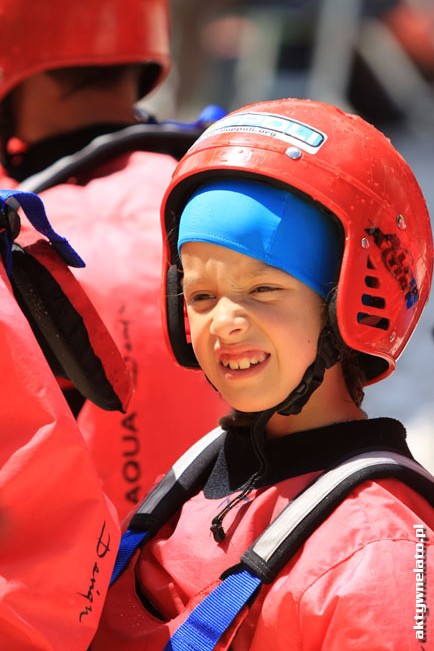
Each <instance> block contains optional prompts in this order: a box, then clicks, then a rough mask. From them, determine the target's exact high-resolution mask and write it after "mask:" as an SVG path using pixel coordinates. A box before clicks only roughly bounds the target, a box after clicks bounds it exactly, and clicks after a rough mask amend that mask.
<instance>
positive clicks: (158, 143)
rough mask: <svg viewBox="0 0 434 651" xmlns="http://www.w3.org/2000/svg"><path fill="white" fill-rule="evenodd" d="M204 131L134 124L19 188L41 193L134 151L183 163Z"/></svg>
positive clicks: (100, 137)
mask: <svg viewBox="0 0 434 651" xmlns="http://www.w3.org/2000/svg"><path fill="white" fill-rule="evenodd" d="M204 128H205V125H203V126H200V125H195V124H194V125H192V126H191V127H188V126H184V125H179V124H176V123H161V124H159V123H157V124H133V125H131V126H129V127H125V128H124V129H120V130H119V131H115V132H113V133H107V134H104V135H102V136H98V137H97V138H95V139H94V140H92V142H90V143H89V144H88V145H86V147H83V149H80V150H79V151H78V152H76V153H74V154H71V155H69V156H64V157H63V158H61V159H59V160H58V161H56V162H55V163H53V164H52V165H50V166H49V167H47V168H46V169H45V170H43V171H42V172H39V173H37V174H33V175H32V176H30V177H28V178H27V179H25V180H24V181H22V183H20V186H19V188H20V190H23V191H25V192H34V193H36V194H39V193H40V192H43V191H44V190H47V189H48V188H51V187H53V186H55V185H58V184H60V183H65V182H66V181H67V180H68V179H69V178H71V177H74V176H79V175H81V174H85V173H86V172H87V171H88V170H92V169H93V168H95V167H97V166H98V165H99V164H101V163H104V162H106V161H107V160H109V159H110V158H114V157H115V156H119V155H121V154H125V153H128V152H132V151H149V152H156V153H160V154H168V155H170V156H173V157H174V158H176V159H177V160H179V159H180V158H181V157H182V156H183V155H184V154H185V153H186V151H187V149H189V147H191V145H192V144H193V143H194V141H195V140H196V139H197V138H198V137H199V136H200V135H201V133H202V132H203V130H204Z"/></svg>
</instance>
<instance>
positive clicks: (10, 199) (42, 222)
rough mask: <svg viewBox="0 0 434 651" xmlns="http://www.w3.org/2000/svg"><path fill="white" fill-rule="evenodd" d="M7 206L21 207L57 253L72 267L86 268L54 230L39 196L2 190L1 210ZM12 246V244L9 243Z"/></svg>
mask: <svg viewBox="0 0 434 651" xmlns="http://www.w3.org/2000/svg"><path fill="white" fill-rule="evenodd" d="M5 204H7V205H8V206H9V207H10V208H12V209H13V210H16V211H18V210H19V208H20V207H21V208H22V209H23V210H24V212H25V214H26V217H27V219H28V220H29V222H30V223H31V224H32V226H33V227H34V228H35V229H36V230H37V231H38V232H39V233H41V234H42V235H45V237H47V238H48V240H49V241H50V242H51V244H52V245H53V247H54V248H55V249H56V251H57V253H58V254H59V255H60V256H61V257H62V258H63V259H64V260H65V262H66V264H68V265H69V266H70V267H84V266H85V263H84V261H83V260H82V259H81V258H80V256H79V255H78V253H77V252H76V251H74V249H73V248H72V246H71V245H70V244H69V242H68V240H66V239H65V238H64V237H61V236H60V235H59V234H58V233H56V231H55V230H54V229H53V228H52V226H51V224H50V222H49V221H48V218H47V215H46V213H45V208H44V204H43V203H42V200H41V199H40V198H39V197H38V195H37V194H33V193H32V192H21V191H20V190H0V208H4V206H5ZM9 245H10V246H12V243H9Z"/></svg>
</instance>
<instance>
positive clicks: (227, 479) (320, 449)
mask: <svg viewBox="0 0 434 651" xmlns="http://www.w3.org/2000/svg"><path fill="white" fill-rule="evenodd" d="M405 439H406V432H405V429H404V427H403V426H402V425H401V423H400V422H398V421H397V420H394V419H392V418H376V419H372V420H358V421H351V422H346V423H337V424H335V425H329V426H327V427H321V428H318V429H312V430H307V431H304V432H295V433H294V434H290V435H288V436H283V437H280V438H275V439H267V440H266V441H265V454H266V457H267V462H268V463H267V470H266V472H265V474H264V476H263V477H262V478H261V481H260V482H259V483H258V484H257V486H270V485H272V484H275V483H277V482H279V481H282V480H284V479H289V478H291V477H296V476H297V475H303V474H305V473H309V472H317V471H321V470H325V469H326V468H328V467H330V466H333V465H335V464H336V463H338V462H339V461H340V460H342V459H344V458H345V457H348V456H351V455H353V454H356V453H358V452H361V451H366V450H372V449H382V450H389V451H393V452H398V453H401V454H404V455H405V456H408V457H410V458H411V456H412V455H411V453H410V450H409V448H408V446H407V443H406V440H405ZM257 467H258V460H257V457H256V455H255V452H254V450H253V447H252V444H251V439H250V434H249V430H248V429H236V430H235V429H234V430H231V431H229V432H228V434H227V437H226V441H225V444H224V446H223V448H222V449H221V450H220V453H219V455H218V457H217V460H216V463H215V465H214V467H213V469H212V471H211V474H210V476H209V478H208V480H207V482H206V485H205V487H204V492H205V495H206V497H208V498H211V499H217V498H222V497H225V496H227V495H230V494H232V493H234V492H235V491H237V490H239V489H240V487H241V486H243V484H244V483H245V482H246V481H247V480H248V479H249V477H251V476H252V475H253V473H254V472H255V471H256V470H257Z"/></svg>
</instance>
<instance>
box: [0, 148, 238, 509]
mask: <svg viewBox="0 0 434 651" xmlns="http://www.w3.org/2000/svg"><path fill="white" fill-rule="evenodd" d="M175 164H176V161H175V160H174V159H173V158H172V157H170V156H166V155H162V154H156V153H149V152H135V153H132V154H126V155H123V156H120V157H117V158H116V159H112V160H109V161H108V162H107V163H106V164H104V165H102V166H100V167H99V168H98V169H97V170H92V172H91V173H89V174H88V175H86V176H83V177H80V179H79V180H78V181H77V179H75V181H77V184H73V183H69V184H62V185H58V186H56V187H53V188H51V189H49V190H46V191H44V192H42V193H41V198H42V199H43V201H44V204H45V207H46V211H47V214H48V216H49V219H50V221H51V223H52V225H53V227H54V228H55V229H57V230H58V231H59V232H61V233H62V235H64V236H65V237H67V239H68V240H69V241H70V242H71V243H73V245H74V246H75V247H76V249H77V250H78V251H79V252H80V255H81V256H82V258H83V259H84V260H85V262H86V268H85V269H80V270H74V273H75V274H76V276H77V278H78V279H79V280H80V282H81V284H82V285H83V287H84V289H85V290H86V293H87V294H88V295H89V297H90V299H91V300H92V302H93V304H94V305H95V307H96V309H97V311H98V313H99V314H100V316H101V317H102V319H103V321H104V322H105V324H106V326H107V327H108V329H109V331H110V333H111V334H112V336H113V338H114V340H115V341H116V343H117V345H118V348H119V350H120V351H121V354H122V355H123V357H124V359H125V360H126V362H127V365H128V366H129V368H130V370H131V372H132V374H133V376H134V380H135V384H136V390H135V394H134V396H133V399H132V400H131V402H130V408H129V410H128V412H127V413H126V414H119V413H109V412H104V411H103V410H101V409H99V408H98V407H96V406H95V405H93V404H91V403H90V402H86V403H85V405H84V407H83V409H82V411H81V413H80V415H79V425H80V429H81V431H82V432H83V435H84V437H85V440H86V442H87V444H88V445H89V448H90V450H91V453H92V456H93V458H94V461H95V463H96V467H97V470H98V472H99V474H100V476H101V478H102V481H103V487H104V490H105V492H106V493H107V495H108V496H109V497H110V498H111V499H112V501H113V502H114V504H115V505H116V507H117V508H118V512H119V514H120V517H121V518H122V517H123V516H124V515H125V514H126V513H127V512H129V511H130V510H131V509H132V508H133V507H134V505H135V503H136V502H137V501H139V500H140V499H141V498H142V497H143V495H144V494H145V493H146V492H147V490H148V489H149V487H150V485H151V484H152V483H153V481H154V480H155V477H156V476H157V475H158V474H160V473H162V472H166V471H167V469H168V468H169V467H170V466H171V465H172V463H173V462H174V461H175V459H176V458H177V457H178V456H179V455H180V454H181V453H182V452H183V451H184V450H185V449H186V448H187V447H189V446H190V445H191V443H192V442H193V440H194V438H195V436H196V437H199V436H201V435H202V434H204V433H205V432H206V431H207V430H208V429H210V427H212V426H213V425H214V423H215V422H216V420H217V419H218V418H219V417H220V416H221V415H222V414H223V413H225V412H226V411H228V408H227V405H226V404H225V403H224V402H223V401H222V400H221V399H220V398H219V396H218V394H217V393H216V392H215V391H214V389H213V388H212V387H211V386H210V385H209V384H208V382H207V381H206V379H205V378H204V377H203V374H202V373H201V372H200V371H197V372H192V371H188V370H185V369H182V368H180V367H178V366H176V364H175V362H174V361H173V360H172V358H171V356H170V354H169V352H168V350H167V347H166V344H165V341H164V335H163V329H162V325H161V316H160V300H161V299H160V294H161V287H160V277H161V267H162V263H161V248H162V246H161V229H160V218H159V207H160V202H161V198H162V196H163V193H164V190H165V189H166V187H167V185H168V183H169V179H170V176H171V173H172V171H173V169H174V167H175ZM5 183H8V184H9V185H10V184H11V181H10V180H6V179H4V180H3V187H6V186H5V185H4V184H5ZM0 185H1V181H0ZM194 435H195V436H194Z"/></svg>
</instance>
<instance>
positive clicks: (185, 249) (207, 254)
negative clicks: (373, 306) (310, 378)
mask: <svg viewBox="0 0 434 651" xmlns="http://www.w3.org/2000/svg"><path fill="white" fill-rule="evenodd" d="M181 257H182V266H183V269H184V296H185V301H186V304H187V313H188V318H189V322H190V329H191V337H192V344H193V348H194V351H195V354H196V357H197V359H198V361H199V363H200V365H201V367H202V369H203V371H204V373H205V375H206V376H207V377H208V379H209V380H210V382H212V384H213V385H214V386H215V387H216V389H217V390H218V391H219V392H220V393H221V394H222V396H223V398H224V399H225V400H226V401H227V402H228V403H229V404H230V405H231V406H232V407H233V408H235V409H238V410H240V411H245V412H251V411H261V410H263V409H268V408H270V407H274V406H276V405H277V404H279V403H280V402H281V401H282V400H284V399H285V398H286V397H287V396H288V395H289V393H290V392H291V391H292V390H293V389H294V388H295V387H296V386H297V385H298V383H299V382H300V380H301V378H302V376H303V374H304V372H305V371H306V369H307V367H308V366H309V365H310V364H311V363H312V362H313V361H314V359H315V357H316V351H317V342H318V337H319V334H320V330H321V325H322V318H321V313H322V299H321V298H320V297H319V296H318V294H316V293H315V292H314V291H313V290H312V289H310V288H309V287H307V286H306V285H304V284H303V283H302V282H300V281H299V280H296V279H295V278H293V277H292V276H290V275H288V274H287V273H285V272H284V271H280V270H279V269H276V268H274V267H270V266H268V265H266V264H264V263H263V262H260V261H258V260H256V259H254V258H250V257H248V256H245V255H242V254H241V253H236V252H235V251H232V250H231V249H226V248H223V247H221V246H217V245H215V244H207V243H202V242H187V243H186V244H184V245H183V246H182V250H181Z"/></svg>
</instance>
